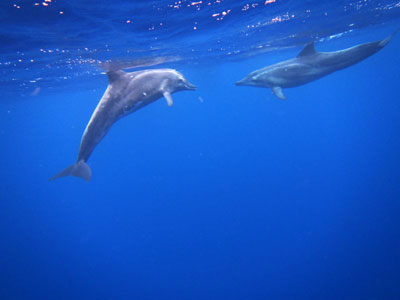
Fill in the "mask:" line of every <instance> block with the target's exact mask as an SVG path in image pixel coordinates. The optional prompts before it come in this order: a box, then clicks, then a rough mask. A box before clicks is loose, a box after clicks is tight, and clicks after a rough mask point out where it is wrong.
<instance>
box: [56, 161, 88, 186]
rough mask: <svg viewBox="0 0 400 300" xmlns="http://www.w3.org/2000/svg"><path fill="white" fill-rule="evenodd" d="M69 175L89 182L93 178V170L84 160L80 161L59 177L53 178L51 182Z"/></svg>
mask: <svg viewBox="0 0 400 300" xmlns="http://www.w3.org/2000/svg"><path fill="white" fill-rule="evenodd" d="M69 175H72V176H75V177H80V178H82V179H85V180H86V181H89V180H90V178H91V177H92V170H91V169H90V167H89V165H88V164H87V163H85V162H84V161H83V160H80V161H77V162H76V163H74V164H73V165H72V166H69V167H68V168H66V169H64V170H62V171H61V172H60V173H58V174H57V175H55V176H53V177H51V178H50V179H49V181H51V180H54V179H57V178H61V177H65V176H69Z"/></svg>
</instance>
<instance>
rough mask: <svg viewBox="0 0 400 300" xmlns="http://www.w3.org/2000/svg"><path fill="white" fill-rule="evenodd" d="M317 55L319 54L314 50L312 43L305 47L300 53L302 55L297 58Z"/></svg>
mask: <svg viewBox="0 0 400 300" xmlns="http://www.w3.org/2000/svg"><path fill="white" fill-rule="evenodd" d="M315 53H317V52H316V51H315V48H314V42H311V43H308V44H307V46H305V47H304V48H303V50H301V51H300V53H299V54H298V55H297V58H300V57H305V56H309V55H313V54H315Z"/></svg>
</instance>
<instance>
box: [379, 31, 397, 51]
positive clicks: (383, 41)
mask: <svg viewBox="0 0 400 300" xmlns="http://www.w3.org/2000/svg"><path fill="white" fill-rule="evenodd" d="M399 31H400V27H398V28H397V29H396V30H395V31H394V32H393V33H392V34H391V35H389V36H388V37H387V38H386V39H383V40H382V41H380V42H379V45H380V46H381V47H385V46H386V45H387V44H389V42H390V41H391V40H392V38H393V37H394V36H395V35H396V33H398V32H399Z"/></svg>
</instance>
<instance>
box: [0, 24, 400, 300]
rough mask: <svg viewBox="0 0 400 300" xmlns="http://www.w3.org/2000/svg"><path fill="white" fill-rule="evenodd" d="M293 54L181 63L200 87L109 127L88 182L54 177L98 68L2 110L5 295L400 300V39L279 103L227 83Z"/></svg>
mask: <svg viewBox="0 0 400 300" xmlns="http://www.w3.org/2000/svg"><path fill="white" fill-rule="evenodd" d="M393 29H394V28H393V26H386V27H381V28H380V29H379V30H371V31H364V32H363V34H361V35H359V36H357V35H356V34H354V35H352V36H351V38H344V39H336V40H332V41H329V42H324V43H318V44H317V48H318V49H320V50H325V51H329V50H337V49H341V48H344V47H348V46H352V45H354V44H357V43H362V42H366V41H371V40H377V39H380V38H383V37H385V36H386V35H388V34H389V33H390V32H391V31H392V30H393ZM298 51H300V48H296V49H295V48H292V49H286V50H282V51H274V52H271V53H269V54H265V55H261V56H257V57H253V58H249V59H247V60H240V61H238V62H228V63H224V61H223V60H218V61H217V63H213V64H212V63H202V64H190V65H180V66H179V70H180V71H182V72H183V73H184V74H185V76H186V77H187V78H188V79H189V80H190V81H191V82H193V83H195V84H196V85H197V86H198V87H199V88H198V90H197V91H196V92H181V93H177V94H174V95H173V98H174V103H175V105H174V107H173V108H169V107H168V106H167V105H166V102H165V100H163V99H161V100H159V101H157V102H155V103H154V104H152V105H150V106H148V107H146V108H144V109H142V110H140V111H138V112H136V113H135V114H133V115H131V116H128V117H127V118H124V119H122V120H121V121H119V122H118V123H116V124H115V125H114V126H113V128H112V129H111V130H110V132H109V134H108V135H107V137H106V138H105V139H104V140H103V141H102V142H101V144H100V145H99V146H98V147H97V148H96V150H95V151H94V153H93V155H92V156H91V158H90V160H89V162H88V163H89V165H90V166H91V168H92V170H93V178H92V181H91V182H90V183H86V182H84V181H83V180H80V179H77V178H72V177H68V178H64V179H60V180H57V181H54V182H48V181H47V180H48V178H49V177H51V176H53V175H54V174H55V173H57V172H58V171H60V170H61V169H63V168H65V167H66V166H68V165H70V164H71V163H73V161H74V159H75V155H76V153H77V151H78V147H79V142H80V137H81V134H82V132H83V130H84V128H85V126H86V123H87V121H88V119H89V117H90V115H91V113H92V111H93V109H94V108H95V106H96V104H97V102H98V100H99V99H100V98H101V96H102V93H103V91H104V89H105V88H106V85H107V79H106V76H98V77H97V78H95V79H93V81H95V82H92V83H88V85H89V86H96V87H97V88H96V89H94V90H91V89H86V90H85V89H80V90H74V89H72V90H70V91H68V90H66V91H64V92H63V93H59V92H43V93H41V94H39V96H37V97H31V98H26V99H22V100H19V101H15V102H14V101H3V102H0V143H1V148H0V155H1V169H0V199H1V201H0V241H1V242H0V299H151V300H153V299H174V300H175V299H229V300H232V299H352V300H353V299H400V271H399V270H400V239H399V236H400V218H399V212H400V185H399V179H400V171H399V170H400V158H399V153H400V142H399V138H398V132H399V128H400V102H399V101H400V97H399V96H400V92H399V82H400V74H399V66H400V56H399V51H400V36H397V37H396V38H395V39H394V40H393V41H392V42H391V43H390V44H389V45H388V46H387V47H386V48H385V49H383V50H382V51H381V52H379V53H378V54H376V55H375V56H373V57H371V58H369V59H367V60H366V61H364V62H362V63H360V64H358V65H356V66H353V67H351V68H349V69H346V70H343V71H340V72H338V73H335V74H332V75H330V76H328V77H326V78H324V79H322V80H319V81H316V82H313V83H311V84H308V85H305V86H302V87H298V88H294V89H288V90H286V91H285V93H286V95H287V97H288V101H280V100H278V99H276V98H275V97H274V96H273V95H272V94H271V92H270V91H269V90H267V89H257V88H251V87H235V86H234V85H233V82H235V81H236V80H238V79H240V78H242V77H243V76H244V75H245V74H247V73H249V72H250V71H253V70H255V69H257V68H260V67H262V66H265V65H267V64H271V63H274V62H277V61H280V60H283V59H288V58H291V57H293V56H295V55H296V54H297V53H298ZM199 97H201V98H202V99H203V100H204V102H202V101H199V99H198V98H199Z"/></svg>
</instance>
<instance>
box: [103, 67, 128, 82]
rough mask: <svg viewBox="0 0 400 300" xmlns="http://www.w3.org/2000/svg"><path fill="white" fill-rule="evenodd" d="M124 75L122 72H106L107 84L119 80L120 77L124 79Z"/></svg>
mask: <svg viewBox="0 0 400 300" xmlns="http://www.w3.org/2000/svg"><path fill="white" fill-rule="evenodd" d="M125 75H126V73H125V72H124V71H122V70H118V71H108V72H107V76H108V82H109V83H110V84H112V83H114V82H116V81H118V80H120V79H121V78H122V77H124V76H125Z"/></svg>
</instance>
